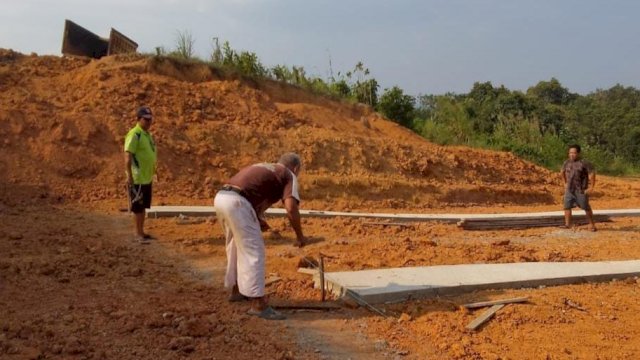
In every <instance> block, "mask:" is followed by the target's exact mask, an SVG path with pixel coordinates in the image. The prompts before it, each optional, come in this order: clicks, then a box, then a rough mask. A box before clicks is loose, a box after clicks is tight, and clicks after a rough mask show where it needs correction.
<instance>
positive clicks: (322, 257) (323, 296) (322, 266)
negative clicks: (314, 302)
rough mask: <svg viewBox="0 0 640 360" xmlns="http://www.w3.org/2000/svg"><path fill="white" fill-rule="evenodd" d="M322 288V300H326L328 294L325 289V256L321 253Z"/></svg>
mask: <svg viewBox="0 0 640 360" xmlns="http://www.w3.org/2000/svg"><path fill="white" fill-rule="evenodd" d="M320 288H321V289H322V302H324V300H325V297H326V294H325V289H324V256H322V255H320Z"/></svg>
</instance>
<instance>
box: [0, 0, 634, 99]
mask: <svg viewBox="0 0 640 360" xmlns="http://www.w3.org/2000/svg"><path fill="white" fill-rule="evenodd" d="M639 15H640V1H636V0H415V1H414V0H396V1H391V0H341V1H335V0H324V1H323V0H318V1H303V0H93V1H91V0H0V48H10V49H14V50H16V51H20V52H23V53H27V54H28V53H31V52H35V53H38V54H53V55H60V49H61V44H62V31H63V27H64V20H65V19H70V20H72V21H74V22H76V23H77V24H79V25H81V26H83V27H85V28H87V29H89V30H90V31H92V32H94V33H96V34H98V35H101V36H104V37H106V36H108V34H109V30H110V28H111V27H113V28H115V29H117V30H119V31H120V32H122V33H124V34H125V35H127V36H128V37H130V38H132V39H133V40H135V41H136V42H137V43H138V44H139V45H140V47H139V51H143V52H153V51H154V48H155V47H157V46H164V47H165V48H167V49H171V48H173V47H174V45H175V43H176V35H177V32H178V31H189V32H191V34H192V35H193V37H194V38H195V40H196V42H195V49H196V54H197V55H198V56H200V57H203V58H207V57H208V56H209V55H210V53H211V49H212V39H213V37H217V38H219V39H221V40H222V41H224V40H227V41H229V42H230V44H231V46H232V47H233V48H235V49H238V50H248V51H253V52H255V53H256V54H257V55H258V56H259V58H260V59H261V61H262V62H263V64H265V65H268V66H273V65H276V64H287V65H298V66H304V68H305V69H306V70H307V73H309V74H312V75H318V76H321V77H327V76H328V75H329V74H330V69H332V70H333V73H334V75H337V73H338V72H339V71H340V72H342V73H344V72H346V71H348V70H350V69H352V68H353V67H354V65H355V64H356V63H357V62H359V61H362V62H363V63H364V65H365V66H366V67H367V68H369V69H370V71H371V74H372V76H373V77H375V78H376V79H377V80H378V82H379V83H380V84H381V86H382V88H383V89H384V88H388V87H391V86H394V85H397V86H399V87H401V88H403V89H404V90H405V91H406V92H407V93H409V94H412V95H418V94H443V93H446V92H455V93H464V92H468V91H469V89H470V88H471V87H472V86H473V83H474V82H477V81H481V82H484V81H491V82H492V83H493V84H494V85H505V86H506V87H508V88H510V89H516V90H526V89H527V88H528V87H530V86H533V85H535V84H536V83H537V82H539V81H541V80H549V79H551V78H552V77H555V78H557V79H558V80H559V81H560V82H561V83H562V84H563V85H564V86H565V87H568V88H569V89H570V90H571V91H573V92H577V93H581V94H586V93H589V92H592V91H594V90H596V89H606V88H609V87H611V86H613V85H615V84H618V83H619V84H622V85H624V86H634V87H636V88H640V21H638V16H639ZM330 63H331V67H330V66H329V64H330Z"/></svg>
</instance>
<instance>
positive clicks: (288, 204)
mask: <svg viewBox="0 0 640 360" xmlns="http://www.w3.org/2000/svg"><path fill="white" fill-rule="evenodd" d="M284 207H285V209H286V210H287V217H288V218H289V222H290V223H291V227H293V231H295V232H296V244H295V245H296V246H300V247H302V246H304V243H305V240H306V239H305V237H304V234H303V233H302V225H301V224H300V209H299V208H298V200H296V199H295V198H293V197H288V198H286V199H285V200H284Z"/></svg>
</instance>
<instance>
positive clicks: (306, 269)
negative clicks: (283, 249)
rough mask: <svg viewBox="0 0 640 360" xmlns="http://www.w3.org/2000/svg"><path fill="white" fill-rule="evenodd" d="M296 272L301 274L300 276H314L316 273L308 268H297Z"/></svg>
mask: <svg viewBox="0 0 640 360" xmlns="http://www.w3.org/2000/svg"><path fill="white" fill-rule="evenodd" d="M298 272H299V273H301V274H307V275H316V274H317V273H318V270H316V269H309V268H299V269H298Z"/></svg>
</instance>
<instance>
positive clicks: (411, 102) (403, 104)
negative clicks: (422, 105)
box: [377, 86, 416, 127]
mask: <svg viewBox="0 0 640 360" xmlns="http://www.w3.org/2000/svg"><path fill="white" fill-rule="evenodd" d="M415 102H416V99H415V98H414V97H413V96H411V95H407V94H405V93H404V91H403V90H402V89H400V88H399V87H397V86H394V87H392V88H390V89H386V90H385V92H384V94H382V96H380V101H379V102H378V106H377V110H378V111H379V112H380V113H382V114H383V115H384V116H386V117H387V118H389V119H391V120H393V121H395V122H397V123H398V124H400V125H402V126H405V127H411V123H412V120H413V113H414V109H415Z"/></svg>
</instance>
